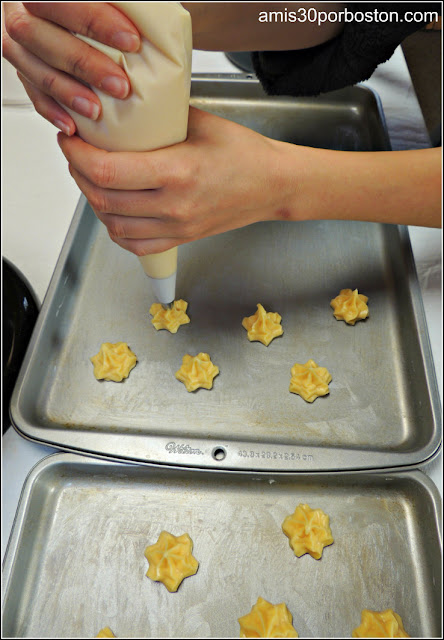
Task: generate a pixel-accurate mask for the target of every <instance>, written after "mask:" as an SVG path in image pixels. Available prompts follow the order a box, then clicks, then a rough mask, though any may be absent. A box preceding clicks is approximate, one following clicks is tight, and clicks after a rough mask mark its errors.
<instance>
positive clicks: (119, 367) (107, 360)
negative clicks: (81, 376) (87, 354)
mask: <svg viewBox="0 0 444 640" xmlns="http://www.w3.org/2000/svg"><path fill="white" fill-rule="evenodd" d="M90 360H91V362H92V363H93V365H94V375H95V377H96V378H97V380H112V381H113V382H121V381H122V380H123V379H124V378H127V377H128V376H129V372H130V371H131V369H133V367H135V366H136V362H137V357H136V355H135V354H134V353H133V352H132V351H131V349H130V348H129V347H128V345H127V343H126V342H116V343H115V344H113V343H112V342H104V343H103V344H102V346H101V347H100V351H99V353H97V354H96V355H95V356H93V357H92V358H90Z"/></svg>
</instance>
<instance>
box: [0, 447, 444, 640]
mask: <svg viewBox="0 0 444 640" xmlns="http://www.w3.org/2000/svg"><path fill="white" fill-rule="evenodd" d="M300 503H307V504H309V505H310V506H311V507H312V508H321V509H323V510H324V511H325V512H326V513H328V515H329V516H330V525H331V530H332V534H333V538H334V543H333V544H332V545H331V546H329V547H326V548H325V549H324V552H323V556H322V558H321V560H314V559H313V558H311V557H310V556H308V555H305V556H303V557H301V558H296V557H295V555H294V554H293V552H292V550H291V548H290V546H289V542H288V539H287V538H286V537H285V535H284V534H283V533H282V531H281V524H282V522H283V520H284V518H285V517H286V516H287V515H288V514H290V513H292V512H293V511H294V509H295V508H296V506H297V505H298V504H300ZM439 512H440V504H439V495H438V492H437V490H436V487H435V486H434V485H433V483H432V482H431V481H430V480H429V479H428V478H427V477H426V476H425V475H424V474H423V473H421V472H420V471H411V472H407V473H406V472H401V473H391V474H386V473H383V472H375V473H354V474H353V473H346V474H343V473H337V472H336V473H332V474H331V473H326V474H319V475H315V474H288V475H287V474H270V475H269V474H266V473H261V474H255V473H236V472H220V471H198V470H192V471H191V470H186V469H177V468H168V469H165V468H160V467H154V466H153V467H148V466H142V465H128V464H123V463H120V464H118V463H109V462H103V461H98V460H93V459H88V458H86V457H83V456H78V455H73V454H56V455H54V456H50V457H49V458H46V459H45V460H43V461H42V462H40V463H39V465H38V466H37V467H36V468H34V470H33V471H32V472H31V474H30V476H29V478H28V480H27V482H26V484H25V487H24V491H23V495H22V499H21V503H20V506H19V510H18V513H17V517H16V521H15V524H14V528H13V531H12V534H11V539H10V543H9V547H8V550H7V554H6V561H5V568H4V580H3V587H4V601H3V602H4V609H3V637H37V638H45V637H55V638H69V637H82V638H89V637H90V638H92V637H94V636H95V635H96V634H97V632H98V631H99V629H101V628H102V627H104V626H109V627H110V628H111V629H112V630H113V631H114V633H115V635H116V636H117V637H121V638H132V637H142V638H143V637H153V638H167V637H173V638H177V637H180V638H196V637H204V638H225V637H239V625H238V623H237V619H238V618H239V617H240V616H242V615H244V614H246V613H248V612H249V611H250V609H251V607H252V606H253V604H255V602H256V600H257V598H258V597H259V596H260V597H263V598H265V599H266V600H268V601H270V602H272V603H273V604H277V603H280V602H285V603H286V604H287V606H288V608H289V610H290V612H291V613H292V615H293V624H294V627H295V629H296V630H297V631H298V633H299V635H300V637H306V638H307V637H315V638H321V637H340V638H341V637H342V638H346V637H351V631H352V630H353V629H354V628H355V627H356V626H358V625H359V623H360V615H361V610H362V609H364V608H368V609H373V610H378V611H381V610H383V609H386V608H392V609H393V610H394V611H396V612H397V613H398V614H399V615H400V616H401V618H402V620H403V622H404V626H405V629H406V631H407V633H408V634H409V635H410V636H411V637H440V630H441V605H442V601H441V531H440V520H439ZM163 529H165V530H167V531H169V532H171V533H173V534H174V535H181V534H182V533H188V534H189V535H190V537H191V539H192V540H193V544H194V549H193V555H194V556H195V557H196V559H197V560H198V561H199V563H200V565H199V569H198V572H197V574H196V575H195V576H193V577H190V578H187V579H186V580H185V581H184V582H183V583H182V585H181V586H180V587H179V590H178V591H177V592H176V593H169V592H168V591H167V590H166V589H165V587H164V586H163V585H162V584H160V583H156V582H153V581H151V580H149V579H148V578H147V577H145V573H146V571H147V569H148V563H147V561H146V559H145V557H144V550H145V548H146V546H147V545H149V544H153V543H154V542H155V541H156V540H157V538H158V536H159V534H160V532H161V531H162V530H163Z"/></svg>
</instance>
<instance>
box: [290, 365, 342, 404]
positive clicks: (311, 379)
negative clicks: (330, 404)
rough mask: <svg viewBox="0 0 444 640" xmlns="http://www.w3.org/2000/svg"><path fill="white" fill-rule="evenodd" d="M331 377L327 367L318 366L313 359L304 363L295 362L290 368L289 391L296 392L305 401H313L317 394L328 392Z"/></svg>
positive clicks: (322, 394)
mask: <svg viewBox="0 0 444 640" xmlns="http://www.w3.org/2000/svg"><path fill="white" fill-rule="evenodd" d="M331 380H332V377H331V374H330V372H329V371H328V369H326V368H325V367H318V365H317V364H316V362H315V361H314V360H308V361H307V362H306V363H305V364H299V363H296V364H295V365H294V367H292V368H291V380H290V392H291V393H297V394H298V395H299V396H301V398H304V400H306V401H307V402H313V401H314V400H316V398H318V397H319V396H326V395H327V394H328V393H330V389H329V388H328V383H329V382H331Z"/></svg>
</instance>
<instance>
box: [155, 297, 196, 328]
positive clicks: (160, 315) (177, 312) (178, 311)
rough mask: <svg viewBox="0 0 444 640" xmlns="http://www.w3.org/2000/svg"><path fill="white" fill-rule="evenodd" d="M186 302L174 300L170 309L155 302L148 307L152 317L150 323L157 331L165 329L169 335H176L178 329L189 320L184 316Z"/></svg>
mask: <svg viewBox="0 0 444 640" xmlns="http://www.w3.org/2000/svg"><path fill="white" fill-rule="evenodd" d="M187 307H188V302H185V300H175V301H174V302H173V306H172V308H171V309H165V307H164V306H163V305H161V304H159V303H158V302H155V303H154V304H152V305H151V307H150V313H151V315H152V316H154V317H153V319H152V320H151V322H152V323H153V325H154V326H155V327H156V329H157V331H159V329H167V330H168V331H169V332H170V333H177V330H178V328H179V327H180V326H181V325H182V324H188V323H189V321H190V319H189V317H188V316H187V314H186V310H187Z"/></svg>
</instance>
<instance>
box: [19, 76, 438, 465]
mask: <svg viewBox="0 0 444 640" xmlns="http://www.w3.org/2000/svg"><path fill="white" fill-rule="evenodd" d="M235 90H236V91H237V93H235ZM260 91H261V90H260V88H259V87H258V85H257V83H256V82H250V81H238V82H234V81H231V80H226V79H224V80H220V82H219V80H217V79H216V80H213V81H212V82H211V83H205V81H204V80H199V81H196V82H195V83H193V94H194V96H195V97H194V98H193V100H194V101H195V104H196V105H197V106H199V107H205V108H209V109H210V108H211V110H214V111H215V112H217V113H221V115H224V114H225V115H226V117H232V119H234V120H235V119H237V120H238V121H242V120H243V121H244V123H245V124H247V125H248V126H252V127H253V128H254V127H257V128H258V129H260V130H262V131H263V132H264V133H266V134H267V135H271V133H273V134H275V135H276V137H280V136H283V138H286V139H291V140H296V139H300V141H301V142H302V143H303V144H307V139H306V137H307V131H309V130H310V127H309V126H308V124H307V123H308V121H310V122H311V119H312V118H313V119H314V121H316V122H317V123H318V127H317V129H316V131H317V135H318V136H319V137H318V138H316V136H315V135H314V131H315V129H314V128H313V131H312V133H310V136H311V137H312V138H313V142H314V143H316V144H318V143H319V142H320V138H321V137H323V140H324V145H325V146H330V147H335V145H336V146H338V145H337V144H336V143H338V141H339V140H340V139H341V140H342V144H343V146H346V143H347V141H350V140H352V139H353V140H355V141H356V140H358V139H360V138H362V140H363V142H362V147H360V148H368V145H367V142H366V135H365V132H367V134H368V137H369V140H373V139H374V140H376V143H375V145H376V147H377V148H379V147H378V145H379V144H383V140H384V135H385V130H384V127H383V126H382V124H381V120H380V119H378V118H377V116H378V110H377V106H376V101H375V98H374V96H373V94H372V93H371V92H369V91H368V90H365V89H362V88H358V87H355V88H353V89H347V90H345V91H344V92H335V94H333V95H332V96H330V94H329V97H323V100H321V99H320V100H319V101H316V100H315V99H312V100H311V101H310V100H307V99H305V100H302V101H295V100H290V99H284V98H278V99H276V100H274V99H273V98H266V97H260V96H259V94H258V92H260ZM211 92H212V93H211ZM230 92H231V93H230ZM210 93H211V95H212V97H209V94H210ZM196 94H199V95H201V97H200V98H197V97H196ZM219 94H220V96H221V97H220V96H219ZM227 95H228V96H231V97H227ZM353 105H354V106H353ZM356 105H357V106H356ZM363 105H364V106H363ZM371 105H373V106H371ZM281 107H282V108H281ZM276 110H277V111H278V116H276ZM341 118H342V120H343V122H344V125H343V127H346V123H348V124H347V126H348V127H349V130H351V129H350V127H351V124H350V123H355V124H356V123H358V122H359V123H360V125H359V127H357V129H356V127H355V130H356V131H358V132H359V135H358V134H357V137H356V138H354V137H353V136H348V137H347V136H346V135H345V134H344V136H343V137H342V138H341V134H340V132H341V131H345V129H344V128H342V129H341V125H340V122H341V121H342V120H341ZM353 126H355V125H353ZM356 126H357V125H356ZM278 129H279V130H278ZM290 131H293V134H292V135H290ZM320 132H322V135H321V133H320ZM370 148H372V147H371V146H370ZM345 287H351V288H356V287H357V288H358V289H359V291H360V292H362V293H365V294H366V295H367V296H369V308H370V317H369V318H368V319H367V320H366V321H365V322H360V323H357V324H356V325H355V326H354V327H352V326H348V325H346V324H345V323H343V322H338V321H336V320H335V319H334V317H333V313H332V309H331V308H330V305H329V303H330V300H331V298H333V297H334V296H336V295H337V294H338V293H339V290H340V289H342V288H345ZM176 292H177V296H178V297H181V298H183V299H185V300H187V301H188V303H189V310H188V311H189V315H190V318H191V323H190V324H189V325H186V326H184V327H181V328H180V329H179V331H178V333H177V334H176V335H171V334H169V333H167V332H166V331H160V332H156V331H155V330H154V328H153V326H152V325H151V322H150V316H149V307H150V305H151V303H152V302H153V300H152V299H151V298H150V292H149V289H148V287H147V282H146V277H145V275H144V273H143V271H142V270H141V269H140V266H139V264H138V262H137V260H135V259H134V256H133V255H131V254H129V253H128V252H125V251H124V250H122V249H120V248H119V247H117V246H116V245H115V244H113V243H112V242H110V240H109V238H108V235H107V233H106V230H105V228H104V227H103V226H102V225H101V224H100V222H98V221H97V219H96V218H95V216H94V215H93V213H92V211H91V209H90V208H89V206H88V205H86V203H85V201H84V200H83V199H81V201H80V203H79V206H78V208H77V211H76V214H75V217H74V220H73V223H72V225H71V228H70V231H69V233H68V236H67V240H66V242H65V245H64V248H63V251H62V253H61V256H60V259H59V262H58V264H57V267H56V270H55V273H54V277H53V279H52V282H51V285H50V288H49V291H48V294H47V297H46V299H45V303H44V306H43V309H42V312H41V314H40V317H39V321H38V325H37V327H36V331H35V332H34V336H33V340H32V343H31V346H30V349H29V350H28V354H27V358H26V360H25V363H24V366H23V368H22V371H21V375H20V378H19V381H18V384H17V386H16V389H15V393H14V396H13V399H12V404H11V417H12V421H13V424H14V426H15V427H16V429H17V430H18V431H19V433H21V434H22V435H24V436H25V437H28V438H30V439H33V440H36V441H39V442H44V443H48V444H53V445H56V446H58V447H62V448H65V449H67V450H72V451H80V452H88V453H92V454H96V455H104V456H109V457H112V458H114V459H115V458H122V459H128V460H136V461H139V462H162V463H167V464H172V465H177V464H179V465H180V464H183V465H187V466H196V467H206V468H211V467H213V468H214V467H217V468H231V469H252V470H267V469H269V470H270V469H271V470H281V471H293V470H297V471H302V470H310V471H315V470H328V469H332V470H333V469H366V468H381V467H399V466H405V465H415V464H418V463H420V462H422V461H424V460H426V459H428V458H430V457H431V456H432V455H433V454H434V453H435V452H436V451H437V449H438V447H439V443H440V439H441V433H440V418H439V415H440V414H439V411H440V408H439V401H438V392H437V387H436V380H435V376H434V370H433V362H432V357H431V352H430V345H429V343H428V335H427V328H426V323H425V319H424V313H423V309H422V302H421V296H420V291H419V287H418V283H417V279H416V274H415V271H414V265H413V258H412V255H411V248H410V242H409V238H408V233H407V231H406V229H404V228H400V227H395V226H390V225H377V224H371V223H357V222H342V221H339V222H304V223H286V222H274V223H261V224H257V225H252V226H250V227H246V228H243V229H239V230H236V231H233V232H229V233H226V234H222V235H219V236H216V237H212V238H207V239H204V240H199V241H198V242H194V243H190V244H187V245H183V246H181V247H180V251H179V265H178V274H177V288H176ZM258 302H261V303H262V304H263V305H264V307H265V308H266V309H267V310H270V311H276V312H278V313H280V314H281V316H282V318H283V321H282V324H283V328H284V334H283V336H282V337H279V338H277V339H275V340H274V341H273V342H272V343H271V344H270V345H269V347H264V346H263V345H262V344H260V343H250V342H249V341H248V339H247V337H246V332H245V330H244V329H243V328H242V326H241V322H242V318H243V317H244V316H247V315H251V314H253V313H254V312H255V311H256V305H257V303H258ZM120 340H123V341H125V342H128V344H129V345H130V347H131V348H132V350H133V351H134V352H135V353H136V355H137V356H138V359H139V362H138V364H137V366H136V367H135V369H134V370H133V371H132V372H131V374H130V377H129V378H128V379H127V380H126V381H124V382H123V383H121V384H115V383H110V382H98V381H96V380H95V378H94V377H93V373H92V365H91V363H90V361H89V358H90V356H92V355H94V354H95V353H97V351H98V350H99V347H100V344H101V343H102V342H105V341H109V342H116V341H120ZM200 351H205V352H208V353H209V354H210V356H211V358H212V360H213V362H214V363H215V364H216V365H217V366H218V367H219V369H220V375H219V376H217V378H216V379H215V382H214V388H213V389H212V390H211V391H207V390H205V389H200V390H198V391H197V392H195V393H192V394H190V393H188V392H187V391H186V390H185V387H184V385H182V384H181V383H180V382H178V381H177V380H176V379H175V377H174V373H175V371H177V370H178V369H179V367H180V365H181V362H182V356H183V355H184V354H185V353H191V354H193V355H194V354H196V353H198V352H200ZM309 358H313V359H314V360H315V361H316V362H317V363H318V364H320V365H321V366H326V367H327V368H328V369H329V371H330V372H331V374H332V376H333V380H332V383H331V384H330V394H329V396H326V397H324V398H319V399H318V400H316V401H315V402H314V403H313V404H308V403H306V402H304V400H302V398H300V397H299V396H296V395H294V394H290V393H289V391H288V387H289V382H290V369H291V367H292V366H293V365H294V363H295V362H306V361H307V360H308V359H309Z"/></svg>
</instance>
